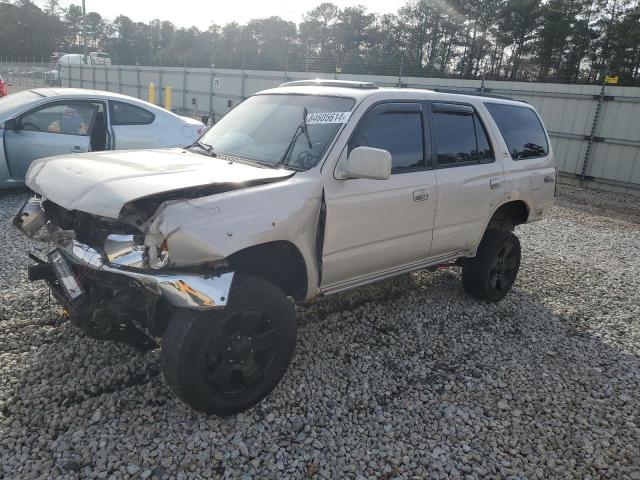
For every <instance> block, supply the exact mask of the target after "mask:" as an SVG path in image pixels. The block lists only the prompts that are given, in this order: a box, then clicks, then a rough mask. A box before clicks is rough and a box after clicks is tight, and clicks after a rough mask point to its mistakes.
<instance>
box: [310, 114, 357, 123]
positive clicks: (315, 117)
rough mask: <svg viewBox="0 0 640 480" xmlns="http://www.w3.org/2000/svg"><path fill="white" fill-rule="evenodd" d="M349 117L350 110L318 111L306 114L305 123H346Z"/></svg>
mask: <svg viewBox="0 0 640 480" xmlns="http://www.w3.org/2000/svg"><path fill="white" fill-rule="evenodd" d="M349 117H351V112H319V113H310V114H308V115H307V125H317V124H321V123H347V122H348V121H349Z"/></svg>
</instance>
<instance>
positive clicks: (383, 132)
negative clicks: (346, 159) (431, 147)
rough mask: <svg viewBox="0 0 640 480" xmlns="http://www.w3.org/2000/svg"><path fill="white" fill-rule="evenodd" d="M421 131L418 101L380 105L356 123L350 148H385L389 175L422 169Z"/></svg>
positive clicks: (420, 114)
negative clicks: (389, 167)
mask: <svg viewBox="0 0 640 480" xmlns="http://www.w3.org/2000/svg"><path fill="white" fill-rule="evenodd" d="M424 131H425V128H424V124H423V114H422V107H421V105H420V104H418V103H397V104H382V105H379V106H377V107H374V108H373V109H372V110H371V111H370V112H369V113H368V114H367V116H366V117H365V119H364V121H363V122H362V123H361V124H360V125H358V129H357V130H356V133H355V135H354V136H353V137H352V138H351V141H350V142H349V151H351V150H353V149H354V148H356V147H373V148H380V149H383V150H387V151H388V152H389V153H391V159H392V160H391V173H392V174H394V173H404V172H412V171H415V170H421V169H424V168H425V146H424V142H425V138H424Z"/></svg>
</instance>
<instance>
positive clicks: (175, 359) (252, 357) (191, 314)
mask: <svg viewBox="0 0 640 480" xmlns="http://www.w3.org/2000/svg"><path fill="white" fill-rule="evenodd" d="M296 336H297V325H296V316H295V312H294V310H293V305H292V304H291V302H290V301H289V299H288V298H287V297H286V296H285V295H284V294H283V293H282V291H281V290H280V289H279V288H277V287H276V286H274V285H272V284H271V283H269V282H267V281H265V280H262V279H260V278H257V277H252V276H248V275H241V274H237V275H236V278H235V279H234V283H233V286H232V289H231V293H230V301H229V304H228V305H227V307H226V308H225V309H224V310H209V311H204V312H198V311H194V310H186V309H182V310H178V311H177V312H176V313H175V315H174V316H173V317H172V318H171V320H170V321H169V325H168V326H167V329H166V331H165V334H164V345H163V352H162V363H163V373H164V378H165V381H166V382H167V384H168V385H169V387H170V388H171V389H172V390H173V391H174V393H175V394H176V395H177V396H178V397H179V398H180V399H181V400H183V401H184V402H185V403H186V404H188V405H189V406H190V407H192V408H194V409H195V410H200V411H203V412H206V413H213V414H216V415H220V416H224V415H231V414H234V413H238V412H241V411H243V410H246V409H248V408H250V407H252V406H254V405H256V404H257V403H259V402H260V401H261V400H262V399H263V398H264V397H266V396H267V395H268V394H269V393H270V392H271V391H272V390H273V389H274V388H275V386H276V385H277V384H278V382H279V381H280V379H281V378H282V376H283V375H284V373H285V371H286V370H287V367H288V366H289V363H290V361H291V357H292V356H293V351H294V349H295V344H296Z"/></svg>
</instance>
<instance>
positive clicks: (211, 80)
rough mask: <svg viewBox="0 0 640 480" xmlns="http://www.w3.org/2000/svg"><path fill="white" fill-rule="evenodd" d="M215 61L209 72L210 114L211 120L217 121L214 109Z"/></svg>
mask: <svg viewBox="0 0 640 480" xmlns="http://www.w3.org/2000/svg"><path fill="white" fill-rule="evenodd" d="M213 75H214V74H213V63H211V70H210V73H209V116H210V118H211V122H212V123H215V113H214V111H213V110H214V109H213Z"/></svg>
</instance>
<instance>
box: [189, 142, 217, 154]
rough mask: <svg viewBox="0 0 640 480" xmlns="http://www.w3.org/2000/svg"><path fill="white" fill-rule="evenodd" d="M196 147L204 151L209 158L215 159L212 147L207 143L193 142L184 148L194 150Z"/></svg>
mask: <svg viewBox="0 0 640 480" xmlns="http://www.w3.org/2000/svg"><path fill="white" fill-rule="evenodd" d="M194 147H198V148H199V149H200V150H204V151H205V152H207V154H208V155H209V156H210V157H217V156H218V154H217V153H216V152H215V151H214V150H213V145H209V144H207V143H203V142H201V141H200V140H197V141H195V142H194V143H192V144H191V145H188V146H187V147H185V148H194Z"/></svg>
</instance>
